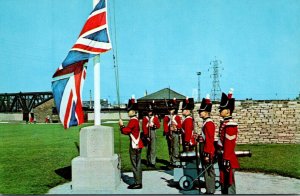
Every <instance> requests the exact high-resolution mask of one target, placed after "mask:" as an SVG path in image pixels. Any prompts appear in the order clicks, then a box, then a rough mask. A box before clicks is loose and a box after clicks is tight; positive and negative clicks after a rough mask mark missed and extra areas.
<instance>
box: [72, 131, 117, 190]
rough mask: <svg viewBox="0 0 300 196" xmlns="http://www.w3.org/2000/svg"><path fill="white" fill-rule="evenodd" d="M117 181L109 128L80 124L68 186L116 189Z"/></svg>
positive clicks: (114, 156) (111, 136) (115, 158)
mask: <svg viewBox="0 0 300 196" xmlns="http://www.w3.org/2000/svg"><path fill="white" fill-rule="evenodd" d="M120 182H121V172H120V169H119V168H118V156H117V154H114V132H113V128H112V127H106V126H97V125H96V126H90V127H85V128H82V129H81V130H80V156H78V157H75V158H74V159H73V160H72V189H73V190H94V191H95V190H99V191H104V190H116V189H117V187H118V186H119V184H120Z"/></svg>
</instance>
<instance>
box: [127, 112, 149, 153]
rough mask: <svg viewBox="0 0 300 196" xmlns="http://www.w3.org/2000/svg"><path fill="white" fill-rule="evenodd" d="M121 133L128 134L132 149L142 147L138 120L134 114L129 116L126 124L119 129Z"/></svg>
mask: <svg viewBox="0 0 300 196" xmlns="http://www.w3.org/2000/svg"><path fill="white" fill-rule="evenodd" d="M121 132H122V134H124V135H129V136H130V143H131V146H132V148H133V149H137V148H143V147H144V145H143V142H142V140H141V138H140V126H139V120H138V118H137V117H136V116H134V117H131V118H130V120H129V122H128V125H127V126H126V127H123V128H122V129H121Z"/></svg>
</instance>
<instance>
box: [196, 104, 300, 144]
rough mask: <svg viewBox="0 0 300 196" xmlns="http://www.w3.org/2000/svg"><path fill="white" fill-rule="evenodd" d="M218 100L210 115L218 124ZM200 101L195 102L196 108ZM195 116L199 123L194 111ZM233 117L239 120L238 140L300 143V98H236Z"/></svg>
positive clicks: (252, 142)
mask: <svg viewBox="0 0 300 196" xmlns="http://www.w3.org/2000/svg"><path fill="white" fill-rule="evenodd" d="M218 106H219V104H218V103H216V104H214V105H213V111H212V113H211V114H212V118H213V120H214V122H215V123H216V124H217V129H216V136H217V135H218V128H219V125H220V117H219V111H218ZM199 107H200V104H196V108H195V109H196V110H198V109H199ZM196 110H195V111H194V116H195V120H196V122H197V124H199V125H200V126H201V124H202V120H201V119H200V118H199V115H198V113H197V111H196ZM233 118H234V119H235V121H236V122H237V123H238V124H239V127H238V129H239V134H238V143H239V144H249V143H250V144H255V143H300V101H287V100H276V101H255V100H250V101H236V102H235V111H234V113H233Z"/></svg>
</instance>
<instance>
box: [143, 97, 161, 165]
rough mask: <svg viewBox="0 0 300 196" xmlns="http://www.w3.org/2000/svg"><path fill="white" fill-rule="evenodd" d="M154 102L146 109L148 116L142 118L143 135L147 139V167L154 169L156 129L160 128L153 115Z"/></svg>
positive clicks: (156, 118)
mask: <svg viewBox="0 0 300 196" xmlns="http://www.w3.org/2000/svg"><path fill="white" fill-rule="evenodd" d="M154 109H155V102H154V100H153V102H152V103H151V104H149V105H148V106H147V108H146V110H147V113H148V115H146V116H144V117H143V120H142V128H143V132H144V135H145V136H146V137H147V139H148V141H149V142H148V146H147V163H148V164H147V165H148V167H153V168H155V164H156V129H159V128H160V122H159V118H158V116H157V115H155V114H154Z"/></svg>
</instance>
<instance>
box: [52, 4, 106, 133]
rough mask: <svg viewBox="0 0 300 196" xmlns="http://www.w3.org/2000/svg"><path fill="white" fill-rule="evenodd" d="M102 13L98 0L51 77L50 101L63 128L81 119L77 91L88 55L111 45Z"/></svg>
mask: <svg viewBox="0 0 300 196" xmlns="http://www.w3.org/2000/svg"><path fill="white" fill-rule="evenodd" d="M106 13H107V7H106V0H100V1H99V2H98V4H97V5H96V6H95V8H94V10H93V11H92V12H91V14H90V16H89V18H88V19H87V21H86V23H85V24H84V26H83V28H82V30H81V32H80V34H79V37H78V39H77V41H76V43H75V44H74V46H73V47H72V48H71V50H70V51H69V53H68V55H67V57H66V58H65V60H64V61H63V62H62V65H61V66H60V67H59V68H58V69H57V71H56V72H55V73H54V75H53V77H52V92H53V96H54V101H55V104H56V108H57V111H58V114H59V117H60V120H61V122H62V123H63V125H64V127H65V128H69V127H70V126H77V125H80V124H82V123H83V122H84V115H83V110H82V100H81V93H82V89H83V84H84V80H85V77H86V65H87V62H88V59H89V58H91V57H94V56H95V55H98V54H100V53H104V52H107V51H108V50H110V49H111V43H110V38H109V33H108V25H107V15H106Z"/></svg>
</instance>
